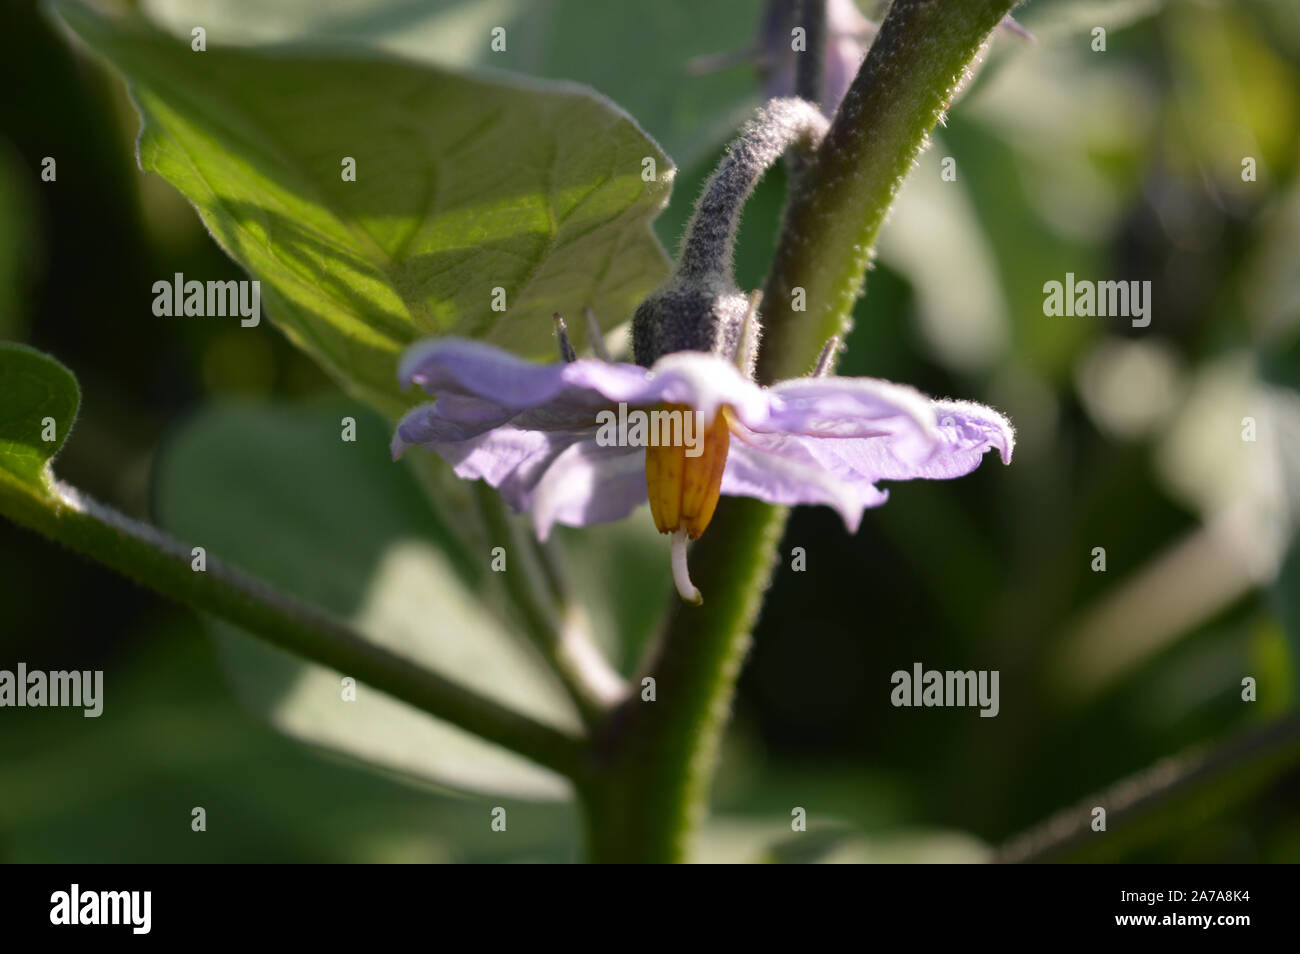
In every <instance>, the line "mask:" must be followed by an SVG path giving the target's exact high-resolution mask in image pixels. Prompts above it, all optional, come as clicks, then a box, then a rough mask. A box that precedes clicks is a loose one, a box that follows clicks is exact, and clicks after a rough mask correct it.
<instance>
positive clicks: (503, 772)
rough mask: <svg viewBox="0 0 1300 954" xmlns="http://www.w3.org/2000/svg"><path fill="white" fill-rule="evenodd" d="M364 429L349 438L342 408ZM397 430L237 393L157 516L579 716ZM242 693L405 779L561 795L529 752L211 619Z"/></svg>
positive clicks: (478, 675) (191, 448)
mask: <svg viewBox="0 0 1300 954" xmlns="http://www.w3.org/2000/svg"><path fill="white" fill-rule="evenodd" d="M344 414H346V415H349V416H354V417H355V419H356V441H355V442H347V441H344V440H341V439H340V435H341V423H340V422H341V417H342V415H344ZM387 443H388V428H387V426H386V425H385V424H384V423H383V422H382V421H381V420H379V419H377V418H375V417H372V416H370V415H368V414H361V413H358V412H356V411H355V410H350V411H349V410H340V411H339V412H338V413H330V412H322V411H312V410H306V409H295V410H274V411H271V410H265V409H259V408H255V407H251V406H238V407H236V406H232V407H225V408H221V409H214V410H211V411H208V412H206V413H203V414H201V415H200V416H199V417H197V418H196V419H195V420H193V421H192V422H191V423H190V425H189V426H188V427H187V428H186V429H185V430H184V431H183V432H182V433H181V434H180V435H178V437H177V438H176V439H175V440H174V442H173V444H172V446H171V447H170V448H169V449H168V450H167V451H166V453H165V454H164V455H163V458H162V461H161V465H160V467H159V471H158V474H157V481H156V487H157V510H158V513H159V517H160V522H161V523H162V524H163V525H164V526H166V527H167V528H168V529H170V530H173V531H175V532H176V533H178V534H179V535H182V536H184V537H185V538H186V539H189V540H193V541H194V542H195V543H197V544H200V545H202V546H205V547H207V548H208V550H209V552H211V553H213V554H219V555H221V556H222V557H224V558H226V559H228V560H229V561H231V562H233V563H235V564H237V565H239V566H242V567H243V568H244V569H247V570H249V571H251V572H253V573H255V574H257V575H259V576H261V577H263V578H265V579H267V580H270V581H271V582H273V583H275V584H277V585H278V586H280V587H281V588H283V589H285V590H287V591H288V592H291V593H293V594H295V595H297V596H300V597H302V598H304V599H307V600H309V601H311V602H313V603H316V604H318V605H320V606H323V607H325V608H327V609H328V610H330V611H332V612H334V613H335V614H337V615H339V616H340V617H342V618H345V619H348V620H349V621H350V622H351V623H352V625H354V626H355V627H356V628H357V629H358V630H359V631H360V632H362V633H363V634H365V635H367V636H368V637H370V638H372V639H373V640H374V641H375V642H376V643H379V644H381V645H383V646H385V647H387V648H389V649H391V650H393V651H395V652H398V653H400V654H402V655H406V656H409V657H410V658H411V659H412V660H413V661H415V662H417V663H421V664H423V665H426V666H428V667H430V668H432V669H436V670H438V671H439V672H442V673H443V674H445V675H447V676H449V677H452V678H454V679H457V680H458V681H460V682H462V683H463V684H465V685H468V686H470V687H471V688H474V689H476V690H478V691H479V692H482V693H483V694H485V695H488V696H491V697H493V698H496V699H499V700H500V701H502V702H503V703H505V704H507V705H510V706H512V707H514V708H516V709H518V710H520V711H523V712H526V713H528V714H530V715H532V716H534V717H535V718H538V719H541V720H543V721H547V722H550V723H552V724H556V725H560V726H563V727H565V728H576V726H577V719H576V715H575V714H574V713H573V711H572V708H571V707H570V705H569V703H568V699H567V697H565V696H564V694H563V692H562V690H561V689H560V688H559V686H558V684H557V683H556V682H554V681H553V679H552V677H551V675H550V673H549V672H548V671H547V670H546V669H545V667H544V665H543V664H542V662H541V661H540V660H539V659H538V658H537V657H536V656H535V655H534V654H533V652H532V651H531V648H530V647H528V646H526V645H524V644H522V643H520V642H519V641H518V640H516V639H515V638H514V636H513V634H512V633H510V632H509V631H507V630H506V628H505V627H503V625H502V624H501V623H500V622H499V621H498V620H497V619H496V618H495V617H493V616H492V615H491V614H490V613H489V612H488V611H487V610H486V608H485V607H484V606H483V604H482V603H481V602H480V600H479V594H480V589H481V586H482V584H483V576H482V572H481V570H480V571H476V570H475V569H474V567H473V566H468V565H464V564H462V563H461V562H458V561H457V559H456V558H455V557H453V556H451V555H449V553H450V552H451V551H452V548H451V546H450V544H449V542H448V537H447V534H446V531H445V528H443V527H442V526H441V525H440V524H439V523H437V522H436V520H435V519H434V518H433V516H432V515H431V514H430V511H429V510H428V508H427V506H425V504H424V501H423V498H422V497H421V495H420V493H419V490H418V488H417V487H416V485H415V483H414V481H413V479H412V477H411V474H410V472H409V471H408V470H406V469H405V468H402V467H396V466H394V465H393V464H392V463H391V462H390V461H389V459H388V455H387V452H386V449H387ZM214 629H215V631H216V632H217V634H218V639H219V643H220V646H221V651H222V656H223V659H224V661H225V663H226V665H227V669H228V671H229V673H230V676H231V679H232V680H233V681H234V684H235V686H236V688H237V689H238V690H239V692H240V694H241V695H242V696H243V697H244V698H245V699H246V700H247V701H249V702H250V703H251V704H252V705H253V706H254V707H255V708H256V709H257V710H258V711H260V712H262V713H264V714H265V715H266V716H267V718H268V719H269V720H270V721H271V722H272V723H273V724H274V725H276V726H277V727H278V728H280V729H282V730H284V731H285V732H287V733H289V734H290V735H293V736H295V737H297V738H300V739H303V740H305V741H308V742H311V743H314V744H317V745H321V746H325V747H326V748H329V749H332V750H335V751H338V752H341V753H344V754H346V755H349V756H352V757H354V758H357V759H360V760H362V761H365V762H368V763H370V764H372V765H377V766H379V767H381V768H385V769H388V770H390V771H394V772H396V773H398V774H400V775H402V776H404V777H408V778H414V779H422V780H425V781H429V782H433V783H436V784H439V785H445V786H448V787H451V788H456V789H463V790H478V791H492V792H503V793H509V794H514V795H518V796H520V797H555V796H559V795H562V794H564V793H566V792H567V785H566V783H565V782H564V781H563V780H561V779H560V778H558V777H557V776H555V775H553V774H552V773H550V772H547V771H544V770H542V769H540V768H537V767H535V766H534V765H532V763H529V762H526V761H524V760H522V759H521V758H519V757H517V756H514V755H512V754H510V753H507V752H504V751H503V750H501V749H498V748H496V747H494V746H491V745H488V744H486V743H484V742H481V741H479V740H478V739H476V738H474V737H472V736H469V735H467V734H466V733H464V732H462V731H461V730H459V729H456V728H454V727H451V726H449V725H446V724H444V723H440V722H437V721H435V720H433V719H431V718H430V717H428V716H426V715H425V714H423V713H421V712H418V711H416V710H414V709H411V708H409V707H408V706H406V705H405V704H402V703H399V702H396V701H394V700H392V699H389V698H388V697H386V696H383V695H381V694H379V693H377V692H375V691H373V690H371V689H369V688H368V687H366V686H364V685H358V686H357V687H356V701H355V702H349V701H345V700H344V692H343V685H342V681H341V680H342V679H343V678H344V677H346V676H347V675H348V674H347V673H336V672H332V671H328V670H326V669H324V668H322V667H319V666H316V665H314V664H309V663H304V662H301V661H299V660H297V659H295V658H293V657H290V656H288V655H287V654H285V653H282V652H280V651H278V650H275V649H271V648H269V647H266V646H264V645H262V644H261V643H259V642H255V641H254V640H253V639H252V638H251V637H249V636H247V635H245V634H243V633H241V632H239V631H237V630H235V629H233V628H231V627H229V626H226V625H225V624H214Z"/></svg>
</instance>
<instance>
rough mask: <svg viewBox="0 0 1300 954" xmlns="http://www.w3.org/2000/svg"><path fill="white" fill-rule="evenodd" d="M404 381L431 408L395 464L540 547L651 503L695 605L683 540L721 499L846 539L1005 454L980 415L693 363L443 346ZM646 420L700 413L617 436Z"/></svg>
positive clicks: (420, 352)
mask: <svg viewBox="0 0 1300 954" xmlns="http://www.w3.org/2000/svg"><path fill="white" fill-rule="evenodd" d="M399 378H400V380H401V381H402V382H403V384H411V383H415V384H417V385H419V386H420V387H421V388H422V389H423V390H424V391H426V392H427V393H428V394H430V395H433V396H434V397H436V398H437V401H436V402H433V403H428V404H424V405H421V406H419V407H416V408H414V409H413V410H411V411H410V412H409V413H408V414H407V415H406V416H405V417H404V418H403V419H402V421H401V422H400V423H399V424H398V427H397V432H396V434H395V436H394V437H393V443H392V451H393V457H394V459H396V458H398V457H400V456H401V455H402V453H403V452H404V451H405V450H406V448H407V447H410V446H412V445H419V446H421V447H425V448H428V449H430V450H432V451H434V452H436V453H437V454H438V455H439V456H441V457H442V458H444V459H445V460H446V461H448V462H449V463H450V464H451V465H452V467H453V468H454V469H455V472H456V474H457V475H458V476H460V477H462V478H465V479H467V480H474V479H481V480H486V481H487V482H488V483H489V484H491V485H492V486H493V487H495V488H497V490H498V491H500V493H501V494H502V496H503V497H504V498H505V500H506V502H507V503H508V504H509V505H510V506H511V507H512V508H513V509H514V510H516V511H529V512H531V514H532V519H533V524H534V527H535V529H536V532H537V534H538V536H539V537H543V538H544V537H545V536H546V535H547V533H548V532H549V531H550V529H551V527H552V526H553V525H554V524H556V523H560V524H565V525H569V526H585V525H587V524H593V523H603V522H606V521H610V520H618V519H620V518H622V517H626V516H627V515H629V514H630V513H632V511H633V510H635V509H636V508H637V507H638V506H639V505H641V504H642V503H645V502H647V499H649V502H650V504H651V510H652V513H653V515H654V518H655V522H656V525H657V526H658V528H659V529H660V530H661V531H663V532H671V533H672V534H673V567H674V579H675V581H676V583H677V589H678V592H679V593H681V595H682V597H683V599H686V600H688V601H692V602H696V601H698V600H699V593H698V591H697V590H696V589H695V587H694V586H693V585H692V584H691V582H690V579H689V576H688V575H687V573H686V564H685V552H686V551H685V547H686V540H687V538H688V537H689V538H691V539H694V538H696V537H698V536H699V535H700V533H702V532H703V530H704V528H705V527H706V526H707V524H708V521H709V518H710V517H711V516H712V513H713V507H714V506H715V505H716V503H717V498H718V494H719V493H722V494H728V495H739V496H747V497H757V498H758V499H760V500H766V501H768V502H770V503H774V504H787V505H793V504H825V505H827V506H830V507H832V508H834V509H835V510H836V511H837V512H838V513H839V514H840V516H841V517H843V519H844V522H845V524H846V525H847V526H848V528H849V529H850V530H852V531H856V530H857V527H858V524H859V522H860V521H861V519H862V512H863V510H865V509H866V508H867V507H875V506H879V505H880V504H882V503H884V502H885V500H886V499H887V497H888V492H887V491H885V490H883V489H881V488H879V487H878V486H877V484H878V483H879V482H881V481H893V480H911V479H913V478H918V477H924V478H935V479H946V478H950V477H959V476H961V475H963V474H967V473H970V472H971V471H972V470H974V469H975V468H976V467H977V466H979V462H980V460H981V459H982V457H983V455H984V452H985V451H987V450H988V449H989V448H997V450H998V452H999V454H1000V455H1001V457H1002V461H1003V463H1009V462H1010V460H1011V452H1012V448H1013V445H1014V432H1013V430H1012V427H1011V424H1010V423H1009V422H1008V421H1007V420H1006V418H1004V417H1003V416H1002V415H1001V414H999V413H998V412H996V411H994V410H992V409H991V408H987V407H984V406H982V405H979V404H972V403H969V402H964V401H935V400H931V399H930V398H927V397H925V396H924V395H922V394H920V393H919V392H917V391H915V390H913V389H912V388H910V387H906V386H904V385H899V384H891V383H890V382H888V381H880V380H875V379H872V378H840V377H809V378H799V379H795V380H791V381H783V382H780V383H778V384H775V385H772V386H771V387H760V386H759V385H758V384H756V383H754V382H753V381H751V380H748V379H747V378H746V377H745V376H744V375H742V374H741V373H740V372H739V371H738V370H737V369H736V367H735V366H734V365H733V364H732V363H731V362H729V361H727V360H726V359H725V358H723V357H721V356H719V355H716V354H709V353H705V352H698V351H679V352H675V353H670V354H667V355H664V356H663V357H661V358H659V359H658V360H657V361H656V362H655V363H654V365H653V367H650V368H645V367H642V366H640V365H635V364H621V363H612V362H607V361H601V360H594V359H578V360H573V361H567V362H560V363H557V364H546V365H540V364H533V363H530V362H527V361H524V360H522V359H520V358H518V357H515V356H514V355H511V354H509V353H507V352H505V351H502V350H500V349H498V348H495V347H492V346H490V345H486V344H482V343H480V342H474V341H463V340H454V339H441V340H435V341H429V342H424V343H421V344H417V345H415V346H413V347H412V348H411V349H410V350H409V351H408V352H407V354H406V355H405V357H404V359H403V360H402V362H401V367H400V369H399ZM656 411H659V412H667V413H669V414H671V413H672V412H674V411H680V412H697V413H696V414H694V415H691V414H689V413H684V416H682V417H679V418H673V419H672V420H673V421H674V422H675V423H676V424H678V425H680V427H679V429H678V430H677V431H671V429H669V428H667V427H664V428H663V429H657V428H658V425H657V424H655V423H653V421H652V424H651V426H650V427H649V428H648V429H642V431H641V432H640V439H639V440H638V437H637V433H638V432H637V431H636V429H635V428H634V427H628V426H625V424H626V422H627V421H628V420H630V419H632V418H633V415H634V413H637V412H639V413H640V414H642V415H647V416H648V415H651V414H653V413H654V412H656ZM668 419H669V418H668V417H665V418H663V420H668ZM637 420H644V418H637ZM616 422H617V423H616ZM659 423H662V421H660V422H659ZM669 434H671V435H672V436H667V435H669ZM658 437H663V439H662V440H659V441H658V442H656V438H658Z"/></svg>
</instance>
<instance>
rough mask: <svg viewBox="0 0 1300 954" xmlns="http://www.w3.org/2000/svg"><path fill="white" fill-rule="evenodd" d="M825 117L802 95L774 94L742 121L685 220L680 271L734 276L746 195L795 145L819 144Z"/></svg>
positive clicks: (689, 275) (694, 276)
mask: <svg viewBox="0 0 1300 954" xmlns="http://www.w3.org/2000/svg"><path fill="white" fill-rule="evenodd" d="M825 132H826V119H825V117H823V116H822V114H821V113H819V112H818V111H817V109H816V108H815V107H814V106H812V105H811V104H809V103H805V102H803V100H799V99H773V100H770V101H769V102H767V103H766V104H764V106H763V107H762V108H761V109H759V111H758V115H756V116H755V117H754V118H753V119H751V120H749V122H747V123H745V125H744V126H742V127H741V130H740V134H739V135H738V136H737V137H736V139H735V140H734V141H733V142H732V144H731V145H730V147H728V149H727V154H726V156H724V157H723V159H722V162H721V163H719V164H718V168H717V169H715V170H714V171H713V174H712V175H711V176H709V181H708V182H706V183H705V185H704V192H703V193H702V194H701V195H700V201H699V202H698V203H697V204H696V206H695V214H694V215H693V216H692V217H691V221H690V222H689V223H688V224H687V226H686V240H685V241H684V242H683V243H682V251H681V261H680V262H679V264H678V266H677V272H676V274H677V275H678V276H680V277H681V278H684V279H690V280H693V281H701V280H704V279H706V278H711V277H717V278H719V279H723V280H725V281H727V282H728V283H730V281H731V249H732V246H733V245H735V243H736V229H737V228H738V227H739V225H740V212H741V210H742V209H743V208H744V205H745V200H746V199H748V198H749V196H750V194H751V193H752V192H753V191H754V186H755V185H757V184H758V180H759V179H761V178H762V177H763V173H765V172H767V170H768V169H769V168H770V167H771V166H772V164H773V163H774V162H776V160H778V159H780V158H781V155H782V154H783V153H784V152H785V151H786V150H787V149H789V148H790V147H791V146H794V145H802V146H807V147H809V148H816V145H817V143H818V142H820V141H821V139H822V136H823V135H824V134H825Z"/></svg>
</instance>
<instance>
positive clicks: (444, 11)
mask: <svg viewBox="0 0 1300 954" xmlns="http://www.w3.org/2000/svg"><path fill="white" fill-rule="evenodd" d="M763 6H764V3H763V0H728V2H727V3H698V2H695V0H660V2H657V3H650V4H641V5H639V6H636V7H629V6H628V5H626V4H620V3H592V2H591V0H548V2H545V3H538V2H536V0H415V2H413V0H333V2H331V3H328V4H323V3H319V2H317V0H276V3H275V4H273V5H268V4H267V3H265V2H264V0H144V2H143V3H142V7H143V9H144V10H145V11H146V12H147V13H148V14H149V15H150V16H151V17H152V18H154V19H155V20H157V21H158V22H159V23H160V24H162V25H163V26H164V27H166V28H167V29H168V30H171V31H172V32H174V33H175V34H176V35H178V36H181V37H185V38H187V39H188V37H189V35H190V30H191V29H193V27H194V26H196V25H202V26H203V27H205V28H206V29H207V31H208V36H209V38H210V39H212V40H213V41H215V42H221V43H240V44H266V43H290V42H292V43H301V42H304V41H310V40H329V41H332V42H334V43H349V44H353V45H356V44H361V45H365V46H370V47H377V48H380V49H384V50H389V51H391V52H394V53H398V54H400V55H402V56H405V57H408V58H411V59H417V60H420V61H422V62H428V63H434V64H437V65H440V66H446V67H451V68H455V69H465V68H468V67H489V68H492V69H508V70H515V71H517V72H520V73H527V74H529V75H532V76H540V77H545V78H547V79H562V80H572V81H575V82H579V83H584V84H586V85H588V86H591V87H592V88H593V89H596V90H598V91H600V92H601V93H603V94H604V95H606V96H608V97H610V99H612V100H614V101H615V102H616V103H618V104H619V105H620V106H622V107H623V108H624V109H626V110H627V111H628V112H629V113H631V114H632V115H633V116H635V117H636V118H637V121H638V122H640V123H641V124H642V125H643V126H644V127H645V128H646V129H647V130H649V132H650V133H651V135H653V136H654V137H655V138H656V139H657V140H659V141H660V142H661V143H663V144H664V146H665V148H666V149H667V150H668V154H669V155H671V156H672V157H673V158H674V159H675V160H676V161H677V162H678V163H679V164H680V165H683V166H685V165H688V164H692V163H694V162H695V161H697V160H698V159H700V158H702V157H703V156H704V155H705V154H706V153H707V152H708V151H709V150H711V149H712V148H713V147H714V146H716V145H718V144H719V143H720V142H721V141H723V139H724V138H727V137H729V135H730V132H731V130H733V129H734V128H735V125H736V123H737V121H738V120H739V119H740V118H741V117H743V116H744V114H745V113H747V112H748V111H749V109H750V108H751V107H752V106H753V105H755V104H756V103H757V102H758V99H759V87H758V79H757V75H756V72H755V69H756V63H755V58H754V56H753V54H746V53H745V49H744V48H745V47H746V46H747V45H748V44H749V43H751V42H752V41H753V40H756V39H757V36H758V30H759V23H760V20H761V17H762V11H763ZM498 27H499V28H501V29H502V30H504V31H505V32H504V35H503V39H504V45H505V49H500V46H501V44H500V43H497V44H495V46H496V48H494V44H493V42H492V41H493V34H492V31H493V30H494V29H495V28H498ZM629 31H631V33H634V35H635V39H634V40H631V39H630V32H629ZM714 54H735V55H734V56H725V55H724V56H715V55H714ZM701 58H704V59H711V60H714V61H715V63H719V64H721V61H724V60H725V61H727V64H728V65H725V67H724V68H710V69H706V70H701V69H698V68H697V67H696V65H695V64H696V63H697V62H698V61H699V60H700V59H701Z"/></svg>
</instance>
